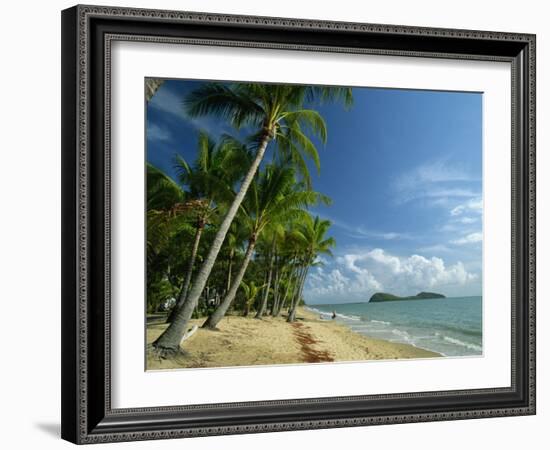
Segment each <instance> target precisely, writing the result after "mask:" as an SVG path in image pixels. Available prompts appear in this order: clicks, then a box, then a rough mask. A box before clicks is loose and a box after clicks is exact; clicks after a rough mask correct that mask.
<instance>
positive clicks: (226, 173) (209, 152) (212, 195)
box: [166, 132, 243, 323]
mask: <svg viewBox="0 0 550 450" xmlns="http://www.w3.org/2000/svg"><path fill="white" fill-rule="evenodd" d="M242 152H243V146H242V144H240V143H239V142H237V141H236V140H234V139H232V138H229V137H224V138H222V139H221V140H220V142H219V144H217V143H216V142H214V140H213V139H212V138H211V137H210V136H208V134H206V133H205V132H200V133H199V139H198V154H197V158H196V161H195V163H194V165H193V166H190V165H189V164H188V163H187V162H186V161H185V159H184V158H182V157H181V156H180V155H176V170H177V173H178V178H179V182H180V183H181V184H182V185H183V186H188V188H189V192H188V195H187V196H188V197H189V198H190V199H192V200H191V201H188V202H187V203H186V204H185V205H183V208H182V209H186V210H187V211H191V214H192V215H193V216H194V222H195V236H194V238H193V245H192V250H191V256H190V258H189V261H188V264H187V269H186V273H185V277H184V282H183V286H182V289H181V291H180V294H179V296H178V299H177V302H176V305H175V306H174V308H173V309H172V311H171V313H170V314H169V316H168V318H167V320H166V322H168V323H169V322H172V320H173V319H174V317H175V315H176V314H177V312H178V311H179V309H181V308H182V306H183V304H184V303H185V302H186V300H187V295H188V293H189V286H190V285H191V277H192V274H193V268H194V266H195V260H196V258H197V253H198V249H199V244H200V241H201V236H202V233H203V230H204V227H205V226H206V224H207V223H208V221H209V219H210V218H211V216H212V215H213V214H214V213H216V211H217V209H218V208H219V206H220V205H222V204H223V203H224V202H228V201H231V198H232V196H233V191H232V186H233V184H234V183H235V182H236V181H237V179H238V178H239V176H240V175H241V171H240V168H242V161H243V155H242Z"/></svg>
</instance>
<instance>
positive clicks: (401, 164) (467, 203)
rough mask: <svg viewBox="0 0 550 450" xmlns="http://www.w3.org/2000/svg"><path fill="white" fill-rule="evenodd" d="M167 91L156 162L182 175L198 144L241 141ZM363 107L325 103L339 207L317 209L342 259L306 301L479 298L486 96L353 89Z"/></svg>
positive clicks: (151, 124) (330, 187)
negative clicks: (179, 163)
mask: <svg viewBox="0 0 550 450" xmlns="http://www.w3.org/2000/svg"><path fill="white" fill-rule="evenodd" d="M199 84H200V82H196V81H195V82H190V81H179V80H172V81H167V82H165V83H164V84H163V85H162V87H161V88H160V89H159V91H158V92H157V93H156V94H155V96H154V97H153V99H152V100H151V101H150V102H149V104H148V107H147V160H148V161H149V162H150V163H152V164H154V165H155V166H157V167H159V168H160V169H162V170H164V171H165V172H166V173H168V174H169V175H173V173H174V171H173V158H174V155H175V153H176V152H177V153H179V154H181V155H182V156H183V157H184V158H186V159H187V160H188V161H192V160H193V159H194V156H195V148H196V141H197V135H198V132H199V130H201V129H204V130H205V131H207V132H209V133H210V134H212V135H214V136H216V135H220V134H222V133H231V132H232V133H234V130H232V129H231V128H230V127H229V126H228V125H227V124H225V123H222V122H220V121H219V120H217V119H215V118H210V117H207V118H201V119H189V118H188V117H186V116H185V114H184V113H183V111H182V107H181V101H182V98H183V97H184V96H185V93H186V92H189V91H190V90H191V89H194V88H195V87H197V86H199ZM353 91H354V92H353V94H354V105H353V107H352V108H351V109H349V110H347V111H346V110H344V109H343V107H342V106H340V105H333V104H329V105H322V106H316V108H317V109H318V110H319V111H320V112H321V114H322V115H323V117H324V118H325V121H326V123H327V128H328V140H327V143H326V145H324V146H323V145H319V150H320V156H321V173H320V175H317V173H316V171H315V170H314V169H313V167H312V170H311V173H312V177H313V186H314V189H315V190H317V191H320V192H322V193H324V194H326V195H328V196H330V197H331V198H332V200H333V204H332V205H330V206H327V207H325V206H323V207H316V208H314V212H315V213H318V214H319V215H320V216H322V217H324V218H328V219H330V220H331V221H332V222H333V227H332V228H331V235H332V236H333V237H334V238H335V239H336V241H337V246H336V248H335V250H334V257H333V258H322V263H323V265H321V266H319V267H315V268H312V270H311V272H310V276H309V277H308V282H307V284H306V289H305V292H304V296H305V299H306V301H307V302H308V303H310V304H313V303H345V302H356V301H367V300H368V299H369V298H370V296H371V295H372V294H373V293H374V292H377V291H384V292H391V293H395V294H398V295H408V294H416V293H418V292H419V291H427V290H429V291H436V292H441V293H443V294H445V295H447V296H467V295H481V281H482V280H481V279H482V272H481V269H482V267H481V265H482V253H481V248H482V246H481V244H482V243H481V233H482V221H481V219H482V179H481V177H482V94H480V93H463V92H438V91H419V90H400V89H378V88H354V90H353Z"/></svg>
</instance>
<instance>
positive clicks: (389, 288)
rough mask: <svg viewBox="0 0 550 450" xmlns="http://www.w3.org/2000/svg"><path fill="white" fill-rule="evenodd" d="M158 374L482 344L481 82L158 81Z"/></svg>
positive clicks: (152, 294) (150, 265)
mask: <svg viewBox="0 0 550 450" xmlns="http://www.w3.org/2000/svg"><path fill="white" fill-rule="evenodd" d="M144 102H145V119H146V120H145V124H146V126H145V141H146V160H145V162H144V174H145V175H144V176H145V177H146V192H145V218H144V220H145V223H146V242H145V253H146V268H145V270H146V286H145V291H146V292H145V305H144V323H145V355H146V370H170V369H199V368H209V367H220V368H221V367H239V366H241V367H242V366H266V365H283V364H321V363H322V364H331V363H338V362H361V361H371V360H378V361H380V360H402V359H418V360H424V359H426V360H428V359H429V360H432V359H433V358H456V357H482V356H483V332H482V331H483V326H482V324H483V298H482V291H483V253H482V250H483V189H482V186H483V179H482V169H483V165H482V163H483V136H482V123H483V116H482V111H483V94H482V93H480V92H462V91H460V92H459V91H456V92H455V91H431V90H416V89H398V88H379V87H375V86H372V87H367V86H365V87H358V86H353V87H349V86H320V85H302V84H300V85H298V84H282V83H259V82H244V81H212V80H186V79H161V78H146V79H145V80H144Z"/></svg>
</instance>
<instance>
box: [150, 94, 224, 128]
mask: <svg viewBox="0 0 550 450" xmlns="http://www.w3.org/2000/svg"><path fill="white" fill-rule="evenodd" d="M149 106H150V107H152V108H154V109H156V110H158V111H162V112H164V113H167V114H170V115H172V116H174V117H177V118H179V119H182V120H185V121H186V122H187V123H188V124H190V125H191V126H193V127H194V128H195V129H197V130H204V131H206V132H207V133H209V134H211V135H213V136H217V135H220V134H221V133H224V132H227V131H229V129H228V128H227V127H225V126H222V125H220V123H219V121H217V120H216V119H215V118H212V117H189V116H188V115H187V114H186V112H185V109H184V107H183V97H182V96H181V94H179V93H177V92H174V91H172V90H170V89H169V88H168V87H167V86H166V85H163V86H161V88H160V89H159V90H158V91H157V93H156V94H155V95H154V97H153V98H152V99H151V101H150V102H149Z"/></svg>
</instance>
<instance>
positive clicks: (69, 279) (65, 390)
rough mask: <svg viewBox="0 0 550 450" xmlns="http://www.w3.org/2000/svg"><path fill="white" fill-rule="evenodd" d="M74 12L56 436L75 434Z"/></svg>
mask: <svg viewBox="0 0 550 450" xmlns="http://www.w3.org/2000/svg"><path fill="white" fill-rule="evenodd" d="M77 17H78V8H77V7H73V8H69V9H66V10H64V11H62V13H61V25H62V28H61V36H62V39H61V96H62V98H61V154H62V158H61V236H62V238H61V254H62V262H61V278H62V282H61V302H62V308H61V345H62V348H61V386H62V389H61V437H62V438H63V439H66V440H68V441H71V442H74V443H77V442H78V441H79V435H78V400H77V399H78V390H79V382H78V368H77V366H78V362H79V360H80V358H79V355H78V342H77V329H78V310H77V298H78V286H77V268H78V261H77V251H76V243H77V239H78V236H77V223H76V222H77V219H76V218H77V197H78V196H77V170H76V169H77V153H76V148H77V126H78V125H77V111H78V101H77V95H78V94H77V92H78V89H77V62H78V55H77V52H78V50H77V40H78V31H77Z"/></svg>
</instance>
